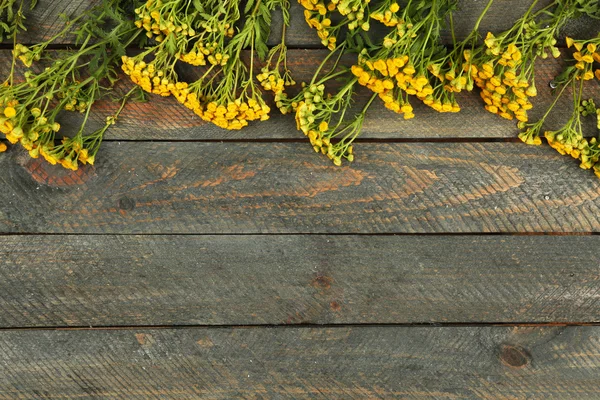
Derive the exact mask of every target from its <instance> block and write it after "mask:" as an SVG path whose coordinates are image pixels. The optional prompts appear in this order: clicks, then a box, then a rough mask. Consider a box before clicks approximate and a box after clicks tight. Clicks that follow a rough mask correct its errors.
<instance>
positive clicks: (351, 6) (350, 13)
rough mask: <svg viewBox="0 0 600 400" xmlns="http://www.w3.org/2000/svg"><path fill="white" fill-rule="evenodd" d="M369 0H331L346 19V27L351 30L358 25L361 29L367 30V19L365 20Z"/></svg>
mask: <svg viewBox="0 0 600 400" xmlns="http://www.w3.org/2000/svg"><path fill="white" fill-rule="evenodd" d="M370 2H371V0H331V3H332V4H335V7H336V9H337V11H338V12H339V13H340V14H341V15H342V16H344V17H346V18H347V19H348V21H349V22H348V29H350V30H351V31H353V30H355V29H357V28H358V27H360V28H361V29H362V30H363V31H368V30H369V21H368V20H367V21H365V14H366V12H367V9H368V6H369V3H370Z"/></svg>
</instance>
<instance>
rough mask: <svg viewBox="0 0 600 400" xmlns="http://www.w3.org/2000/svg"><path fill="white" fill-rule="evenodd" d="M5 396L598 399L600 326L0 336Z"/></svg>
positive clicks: (0, 392) (0, 387) (1, 394)
mask: <svg viewBox="0 0 600 400" xmlns="http://www.w3.org/2000/svg"><path fill="white" fill-rule="evenodd" d="M0 350H1V351H0V398H2V399H15V398H19V399H45V398H79V399H97V398H111V399H112V398H119V399H148V398H169V399H199V398H202V399H232V398H236V399H273V398H277V399H309V398H310V399H314V398H318V399H322V398H323V399H324V398H327V399H330V398H343V399H365V398H369V399H396V398H397V399H400V398H402V399H406V398H411V399H425V398H435V399H466V398H469V399H473V398H481V399H537V398H552V397H557V398H565V399H591V398H595V397H596V396H597V393H598V385H599V384H600V356H599V351H600V328H599V327H546V328H505V327H478V328H466V327H465V328H461V327H454V328H434V327H429V328H413V327H409V328H398V327H352V328H345V327H344V328H341V327H340V328H275V329H264V328H250V329H178V330H172V329H163V330H101V331H95V330H91V331H89V330H88V331H12V332H11V331H8V332H2V333H0Z"/></svg>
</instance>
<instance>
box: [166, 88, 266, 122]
mask: <svg viewBox="0 0 600 400" xmlns="http://www.w3.org/2000/svg"><path fill="white" fill-rule="evenodd" d="M205 89H206V88H203V85H202V81H197V82H194V83H192V84H191V85H189V87H188V88H186V89H185V90H184V91H182V95H180V96H176V98H177V101H178V102H179V103H181V104H183V105H184V106H185V107H186V108H188V109H190V110H192V111H193V112H194V113H195V114H196V115H198V116H199V117H200V118H202V119H203V120H204V121H206V122H210V123H213V124H215V125H216V126H218V127H220V128H224V129H229V130H239V129H242V128H243V127H245V126H248V122H250V121H257V120H260V121H266V120H268V119H269V112H270V111H271V110H270V108H269V106H268V105H267V104H266V103H265V102H264V100H263V99H262V97H261V96H260V95H257V96H256V97H251V98H249V99H246V98H245V96H241V97H239V98H237V99H234V100H227V98H228V97H227V96H218V95H214V96H211V97H214V98H215V99H219V100H208V96H207V95H206V94H205V93H204V90H205ZM183 93H185V95H183Z"/></svg>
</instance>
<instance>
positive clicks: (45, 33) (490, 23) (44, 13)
mask: <svg viewBox="0 0 600 400" xmlns="http://www.w3.org/2000/svg"><path fill="white" fill-rule="evenodd" d="M550 2H551V0H540V1H539V6H540V7H543V6H545V5H548V4H550ZM99 3H100V0H59V1H57V0H39V1H38V6H37V7H36V8H35V9H34V10H33V11H28V12H27V14H26V15H27V17H28V19H27V26H28V31H27V32H24V33H23V34H22V35H21V36H20V41H22V42H24V43H38V42H40V41H42V40H47V39H49V38H50V37H52V36H53V35H55V34H57V33H58V32H60V31H61V29H62V28H63V27H64V20H63V19H62V18H61V17H60V15H61V14H65V15H66V16H68V17H73V16H76V15H79V14H81V13H82V12H83V11H85V10H87V9H90V8H91V7H93V6H94V5H96V4H99ZM291 5H292V8H291V16H292V19H291V26H290V29H289V30H288V32H287V41H288V44H289V45H290V46H292V47H299V48H304V47H321V44H320V42H319V39H318V37H317V35H316V34H315V32H314V30H311V29H310V28H309V27H308V26H307V24H306V23H305V21H304V16H303V9H302V7H301V6H300V5H299V4H298V2H297V1H296V0H291ZM485 5H486V2H484V1H470V0H461V1H459V9H458V11H457V12H456V14H455V17H454V20H455V28H456V37H457V38H458V39H461V38H464V37H466V35H468V34H469V33H470V31H471V29H472V28H473V27H474V26H475V22H476V21H477V19H478V17H479V15H480V14H481V12H482V11H483V9H484V8H485ZM530 5H531V0H529V1H520V0H504V1H496V2H495V3H494V4H493V6H492V7H491V8H490V10H489V12H488V14H487V15H486V18H485V19H484V20H483V22H482V24H481V31H482V32H486V31H492V32H500V31H503V30H505V29H508V28H510V26H512V24H513V23H514V22H515V21H516V20H517V19H518V18H519V17H520V16H521V15H522V14H523V13H524V12H525V11H526V10H527V9H528V8H529V6H530ZM372 26H373V30H377V28H378V24H377V23H375V22H374V23H373V24H372ZM381 28H382V27H381ZM379 30H381V31H382V32H383V31H384V30H383V29H379ZM280 32H281V18H280V16H279V13H276V14H275V15H274V24H273V28H272V37H271V39H270V43H271V44H272V43H276V42H277V40H278V37H279V36H280ZM597 32H598V28H597V24H596V23H595V21H593V20H592V19H589V18H580V19H578V20H574V21H572V22H571V23H570V24H569V25H568V26H567V27H566V29H565V32H564V34H568V35H571V36H580V37H589V36H593V35H595V34H597ZM444 40H445V41H446V42H447V43H451V37H450V34H449V33H448V32H445V33H444ZM59 42H60V43H72V42H73V38H72V37H66V38H64V39H61V40H60V41H59Z"/></svg>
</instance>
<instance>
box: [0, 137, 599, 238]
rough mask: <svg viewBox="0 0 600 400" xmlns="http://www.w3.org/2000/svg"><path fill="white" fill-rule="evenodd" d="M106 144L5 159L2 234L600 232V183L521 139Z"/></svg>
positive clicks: (0, 162)
mask: <svg viewBox="0 0 600 400" xmlns="http://www.w3.org/2000/svg"><path fill="white" fill-rule="evenodd" d="M356 151H357V161H356V162H355V163H353V164H352V165H349V166H344V167H342V168H339V167H335V166H334V165H333V164H332V163H331V162H330V161H329V160H327V159H326V158H325V157H323V156H319V155H315V154H314V152H313V151H312V149H311V147H310V146H309V145H308V144H306V143H218V142H215V143H148V142H143V143H141V142H127V143H121V142H111V143H105V145H104V147H103V150H102V153H101V155H100V156H99V157H98V159H99V160H98V162H97V166H96V167H95V168H93V167H86V168H82V169H80V170H79V171H77V172H70V171H67V170H64V169H62V167H58V166H54V167H53V166H50V165H48V164H47V163H46V162H45V161H43V160H40V159H37V160H33V159H30V158H29V156H28V155H26V153H25V152H23V151H20V149H17V148H15V149H11V150H10V151H9V152H7V153H5V154H3V155H2V156H1V157H0V170H2V171H3V173H2V175H1V176H0V185H1V186H2V191H0V204H2V208H0V232H18V233H24V232H29V233H35V232H37V233H46V232H60V233H99V232H104V233H203V234H210V233H286V232H293V233H318V232H330V233H333V232H335V233H355V232H362V233H376V232H458V233H460V232H478V233H480V232H553V231H556V232H597V231H600V210H599V207H600V200H599V198H598V195H599V194H600V180H598V179H597V178H596V177H594V175H593V174H592V173H591V172H589V171H582V170H580V169H579V168H578V167H577V163H576V162H574V161H572V160H569V159H567V158H564V157H563V156H560V155H559V154H558V153H557V152H556V151H555V150H553V149H551V148H549V147H547V146H544V147H531V146H526V145H523V144H521V143H408V144H400V143H396V144H384V143H378V144H368V143H361V144H360V145H358V146H357V147H356Z"/></svg>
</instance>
